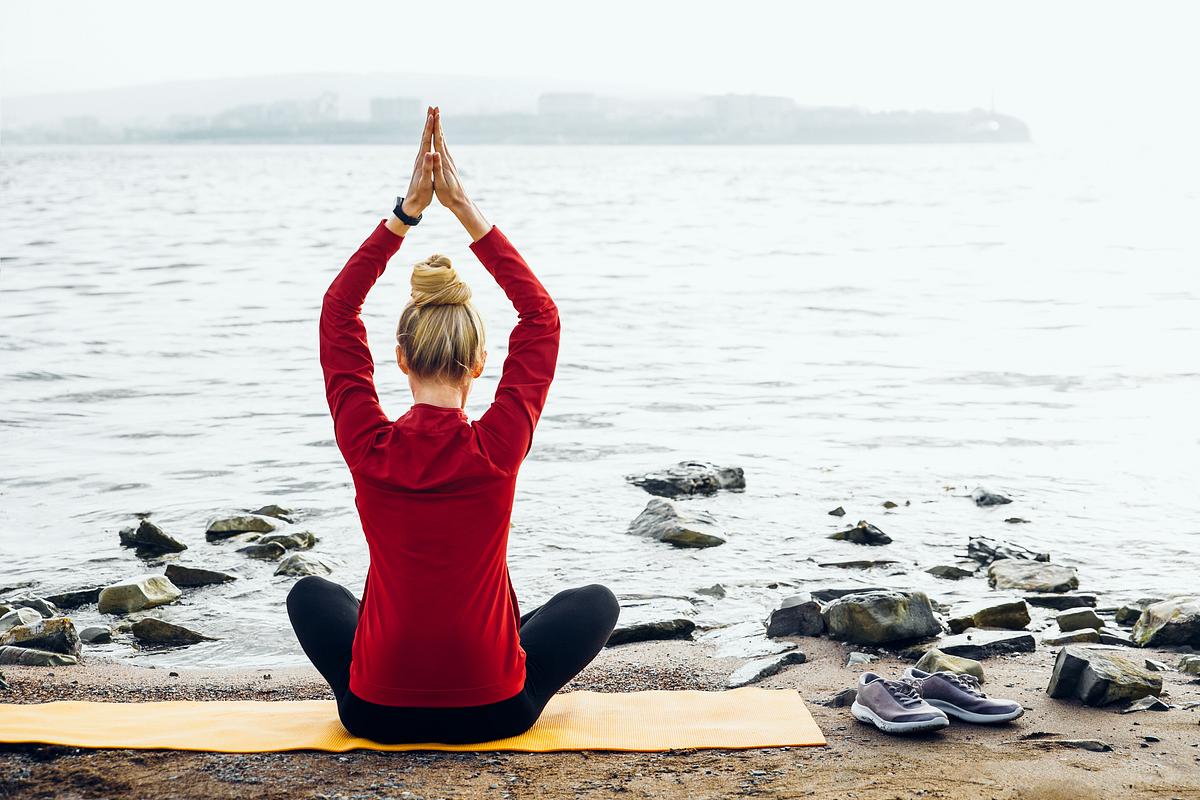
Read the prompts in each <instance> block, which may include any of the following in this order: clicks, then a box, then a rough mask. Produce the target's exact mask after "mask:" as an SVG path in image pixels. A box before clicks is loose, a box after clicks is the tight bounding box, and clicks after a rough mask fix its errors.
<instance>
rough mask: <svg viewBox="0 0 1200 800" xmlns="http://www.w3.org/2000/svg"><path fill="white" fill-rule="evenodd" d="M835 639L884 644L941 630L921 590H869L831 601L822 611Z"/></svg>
mask: <svg viewBox="0 0 1200 800" xmlns="http://www.w3.org/2000/svg"><path fill="white" fill-rule="evenodd" d="M822 616H823V617H824V618H825V628H826V630H827V631H828V633H829V635H830V636H831V637H832V638H834V639H840V640H841V641H844V642H855V643H858V644H884V643H886V642H897V641H904V640H906V639H924V638H927V637H930V636H934V635H936V634H938V633H941V632H942V626H941V623H939V622H938V621H937V619H936V618H935V617H934V616H933V607H932V606H931V605H930V603H929V598H928V597H927V596H926V595H925V593H924V592H897V591H885V592H868V593H866V594H849V595H846V596H844V597H840V598H838V599H837V600H834V601H833V602H832V603H830V604H829V605H828V606H826V607H825V609H824V610H823V611H822Z"/></svg>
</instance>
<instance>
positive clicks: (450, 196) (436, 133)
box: [433, 108, 471, 211]
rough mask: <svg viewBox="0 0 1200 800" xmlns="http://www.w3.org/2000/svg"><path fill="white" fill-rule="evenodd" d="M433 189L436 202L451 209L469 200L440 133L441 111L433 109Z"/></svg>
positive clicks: (443, 137) (463, 204) (465, 203)
mask: <svg viewBox="0 0 1200 800" xmlns="http://www.w3.org/2000/svg"><path fill="white" fill-rule="evenodd" d="M433 150H434V153H433V189H434V191H435V192H436V193H437V199H438V202H439V203H441V204H442V205H444V206H445V207H446V208H448V209H450V210H451V211H456V210H457V209H461V208H462V207H463V206H466V205H467V204H469V203H470V202H471V201H470V200H469V199H468V198H467V192H466V190H465V189H463V185H462V181H461V180H460V179H459V177H458V168H457V167H456V166H455V165H454V158H453V157H451V155H450V151H449V150H447V149H446V137H445V136H444V135H443V133H442V112H441V110H440V109H438V108H434V109H433Z"/></svg>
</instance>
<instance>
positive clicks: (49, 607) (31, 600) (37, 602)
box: [4, 596, 58, 619]
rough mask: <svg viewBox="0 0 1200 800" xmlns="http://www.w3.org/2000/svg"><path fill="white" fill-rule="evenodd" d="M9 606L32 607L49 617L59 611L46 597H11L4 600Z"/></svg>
mask: <svg viewBox="0 0 1200 800" xmlns="http://www.w3.org/2000/svg"><path fill="white" fill-rule="evenodd" d="M4 602H5V604H6V605H8V606H9V608H32V609H33V610H34V611H36V612H38V613H39V614H41V615H42V616H43V617H45V618H47V619H49V618H50V617H53V616H54V615H56V614H57V613H58V608H57V607H56V606H55V605H54V603H51V602H50V601H49V600H47V599H45V598H44V597H33V596H25V597H10V598H8V599H7V600H5V601H4Z"/></svg>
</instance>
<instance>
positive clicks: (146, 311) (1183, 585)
mask: <svg viewBox="0 0 1200 800" xmlns="http://www.w3.org/2000/svg"><path fill="white" fill-rule="evenodd" d="M0 152H2V166H3V178H2V180H3V210H2V215H0V224H2V227H3V232H2V234H0V235H2V237H3V239H2V242H3V253H2V255H3V269H2V275H0V358H2V359H3V362H2V368H0V376H2V383H0V426H2V427H0V432H2V433H0V435H2V442H0V449H2V450H3V454H4V455H3V470H2V473H0V586H5V585H12V584H14V583H17V582H20V581H27V580H32V581H34V582H35V583H36V585H38V586H39V587H42V588H45V589H48V590H52V589H59V588H69V587H74V586H79V585H86V584H94V583H98V582H104V581H109V580H116V579H120V578H124V577H128V576H131V575H135V574H139V573H143V572H146V571H153V570H155V569H158V567H153V566H147V565H144V564H140V563H139V561H138V559H137V558H136V557H135V556H134V554H133V552H132V551H130V550H125V549H123V548H121V547H120V546H119V545H118V541H117V531H118V529H120V528H121V527H124V526H127V525H130V524H131V523H134V522H135V521H136V520H135V518H134V516H133V515H134V514H135V513H136V512H144V511H150V512H153V517H152V518H153V519H154V520H155V521H157V522H158V523H159V524H160V525H162V526H163V527H164V528H165V529H166V530H167V531H168V532H170V533H172V534H174V535H176V536H178V537H179V538H181V539H182V540H183V541H185V542H186V543H187V544H188V545H189V547H190V549H189V550H188V551H187V552H186V553H184V554H182V556H181V557H180V558H179V560H180V561H181V562H182V563H190V564H195V565H201V566H210V567H213V568H220V569H230V570H231V571H233V572H236V573H237V574H238V575H239V576H240V579H239V580H237V581H235V582H233V583H231V584H227V585H223V586H216V587H208V588H204V589H199V590H190V591H188V592H187V593H186V594H185V596H184V599H183V600H182V601H181V602H179V603H176V604H174V605H171V606H167V607H164V608H162V609H161V610H160V613H161V615H162V616H163V617H164V618H166V619H169V620H173V621H176V622H180V623H182V624H185V625H189V626H192V627H195V628H197V629H199V630H201V631H202V632H205V633H209V634H212V635H216V636H218V637H220V638H219V640H218V641H215V642H208V643H204V644H201V645H196V646H193V647H189V648H184V649H180V650H173V651H168V652H165V653H162V652H160V653H153V654H147V653H141V652H138V651H135V650H133V649H132V648H131V646H130V644H129V643H128V641H124V642H120V641H119V642H117V643H115V644H113V645H109V646H105V647H103V648H101V652H105V653H110V654H113V655H117V656H120V657H123V658H130V659H134V660H137V661H141V662H149V663H158V664H164V665H165V664H181V665H245V666H249V665H256V666H272V665H284V664H299V663H303V662H304V656H303V654H302V653H301V651H300V649H299V647H298V645H297V644H296V643H295V640H294V638H293V635H292V632H291V629H290V627H289V625H288V622H287V618H286V614H285V611H284V607H283V600H284V596H285V594H286V591H287V588H288V587H289V586H290V585H291V583H292V580H293V579H291V578H283V577H279V578H276V577H273V575H272V572H273V569H274V565H273V564H268V563H263V562H259V561H251V560H248V559H245V558H244V557H242V556H241V555H239V554H236V553H234V552H233V549H234V546H235V545H233V544H231V543H224V544H209V543H207V542H205V540H204V535H203V532H204V528H205V524H206V521H207V520H208V518H209V517H211V516H212V515H214V514H218V513H222V512H226V511H236V510H238V509H248V508H254V507H256V506H258V505H260V504H263V503H266V502H278V503H280V504H282V505H285V506H290V507H294V508H296V509H298V510H299V511H300V514H301V519H300V520H299V522H298V523H297V527H300V528H303V529H308V530H311V531H313V532H315V533H316V534H317V535H318V536H319V537H320V542H319V544H318V545H317V547H316V549H315V552H316V553H317V554H319V555H321V556H323V557H325V558H327V559H328V560H329V561H330V562H331V563H333V564H334V565H335V573H334V575H333V578H334V579H335V580H338V581H341V582H344V583H345V584H347V585H348V586H350V587H351V589H352V590H353V591H355V592H356V593H359V592H361V588H362V582H363V578H364V575H365V572H366V567H367V551H366V547H365V544H364V542H363V538H362V533H361V530H360V529H359V527H358V520H357V517H356V515H355V512H354V506H353V492H352V487H351V483H350V476H349V474H348V472H347V470H346V468H345V465H344V463H343V462H342V460H341V458H340V456H339V453H338V451H337V449H336V447H335V446H334V444H333V441H332V438H333V437H332V428H331V423H330V419H329V414H328V410H327V407H326V405H325V397H324V393H323V386H322V379H321V371H320V366H319V364H318V360H317V316H318V311H319V307H320V301H321V296H322V293H323V292H324V290H325V287H326V286H327V285H328V283H329V281H330V280H331V279H332V278H333V276H334V275H335V274H336V272H337V271H338V269H339V268H340V267H341V266H342V264H343V263H344V262H345V260H346V258H347V257H348V256H349V255H350V254H351V253H352V252H353V251H354V249H355V248H356V247H357V245H358V244H359V243H360V242H361V241H362V240H363V239H364V238H365V237H366V235H367V234H368V233H369V232H370V231H371V229H372V228H373V227H374V225H375V224H376V223H377V222H378V220H379V219H380V218H381V217H382V216H384V215H386V213H387V211H388V209H389V208H390V205H391V203H392V201H393V198H394V196H395V194H397V193H398V192H401V191H403V188H404V186H405V185H406V184H407V170H408V168H409V166H410V165H411V161H412V153H411V152H410V148H408V147H404V148H386V147H328V146H324V147H322V146H312V147H310V146H295V147H266V146H245V147H239V146H231V147H114V148H54V149H21V148H6V149H4V150H3V151H0ZM456 158H457V160H458V162H460V164H461V166H462V170H463V172H464V180H465V182H466V184H467V186H468V188H469V189H470V190H471V191H472V193H473V194H474V195H475V197H476V199H477V202H478V204H479V205H480V206H481V207H482V209H483V210H484V212H485V214H487V215H488V217H489V218H490V219H491V221H493V222H495V223H496V224H497V225H498V226H499V227H500V228H501V229H502V230H504V231H505V232H506V234H507V235H508V236H509V238H511V239H512V241H513V242H514V243H515V244H516V245H517V247H518V248H519V249H520V250H521V251H522V253H523V254H524V255H525V257H526V259H527V260H528V261H529V263H530V264H531V265H532V266H533V268H534V270H535V271H537V273H538V274H539V275H540V276H541V277H542V279H543V282H544V283H545V284H546V286H547V288H548V289H549V290H550V292H551V294H552V295H553V296H554V297H555V298H556V300H557V301H558V304H559V307H560V310H561V314H562V323H563V337H562V351H561V356H560V361H559V368H558V376H557V379H556V382H555V384H554V387H553V389H552V391H551V395H550V401H549V404H548V406H547V408H546V411H545V415H544V417H543V420H542V423H541V425H540V427H539V429H538V433H537V436H536V438H535V443H534V448H533V451H532V453H531V455H530V456H529V459H528V460H527V461H526V463H525V466H524V468H523V470H522V473H521V479H520V483H519V488H518V496H517V501H516V509H515V511H514V514H513V530H512V538H511V545H510V551H509V562H510V565H511V570H512V574H513V580H514V583H515V585H516V587H517V591H518V595H519V597H520V599H521V603H522V606H523V607H525V608H529V607H532V605H533V604H535V603H538V602H541V601H542V600H544V599H545V598H547V597H548V596H549V595H550V594H552V593H553V592H555V591H556V590H557V589H559V588H564V587H567V586H571V585H576V584H581V583H586V582H592V581H601V582H604V583H606V584H608V585H610V586H611V587H612V588H613V589H614V590H615V591H616V592H617V593H618V594H619V595H620V596H621V597H622V599H623V602H624V605H625V612H624V617H623V619H624V620H625V621H636V620H639V619H651V618H655V617H658V616H667V615H670V616H675V615H679V614H686V615H688V616H692V617H694V618H695V619H696V621H697V622H698V623H699V624H701V625H704V626H709V627H713V628H719V626H726V625H731V624H734V623H739V624H735V625H734V626H733V627H732V628H720V629H718V630H717V632H716V633H713V634H710V635H711V636H712V637H714V639H715V640H716V641H717V642H718V643H722V642H724V643H726V644H728V643H729V642H735V641H736V637H737V636H738V635H740V634H744V633H748V632H753V631H754V630H755V626H756V625H758V624H759V620H760V619H761V618H762V617H763V616H765V613H766V611H767V610H769V609H770V608H771V607H773V606H774V605H775V604H776V603H777V602H778V600H779V599H780V598H781V597H783V596H784V595H786V594H788V593H791V592H794V591H795V590H796V588H797V587H799V588H816V587H818V586H837V585H850V584H853V583H854V582H863V583H867V584H874V585H887V586H897V587H916V588H920V589H923V590H926V591H928V592H929V593H930V594H931V596H932V597H934V599H936V600H939V601H941V602H945V603H958V602H963V601H967V600H970V599H973V598H978V597H982V596H984V595H986V594H987V593H988V591H989V590H988V589H987V586H986V583H985V581H984V580H983V579H982V578H972V579H966V580H963V581H958V582H950V581H943V580H939V579H936V578H933V577H932V576H930V575H928V574H926V573H924V572H923V569H924V568H926V567H928V566H930V565H933V564H938V563H946V562H951V561H953V559H954V556H955V554H956V553H961V552H963V550H964V548H965V544H966V541H967V537H968V536H969V535H976V534H982V535H989V536H994V537H1000V538H1007V539H1010V540H1012V541H1015V542H1018V543H1020V544H1024V545H1027V546H1030V547H1033V548H1036V549H1039V550H1048V551H1050V552H1051V553H1052V555H1053V558H1054V560H1055V561H1059V562H1062V563H1065V564H1071V565H1074V566H1077V567H1078V568H1079V573H1080V579H1081V589H1082V590H1085V591H1095V592H1099V593H1102V594H1103V595H1105V597H1104V598H1103V600H1102V603H1104V604H1106V603H1108V602H1109V601H1110V600H1111V601H1112V602H1114V603H1115V602H1117V601H1119V600H1122V599H1126V598H1133V597H1137V596H1142V595H1147V594H1161V593H1164V592H1170V591H1183V590H1187V589H1191V588H1194V586H1195V581H1196V575H1197V572H1198V570H1200V556H1198V554H1197V553H1198V548H1200V512H1198V511H1197V498H1198V497H1200V492H1198V489H1200V486H1198V479H1197V475H1198V474H1200V414H1198V413H1197V409H1198V408H1200V404H1198V403H1197V397H1200V364H1198V355H1200V273H1198V272H1197V267H1198V266H1200V245H1198V239H1197V236H1196V221H1197V220H1200V194H1198V192H1197V189H1196V188H1195V187H1197V186H1200V181H1197V180H1196V175H1195V172H1194V171H1193V170H1190V169H1183V168H1181V166H1180V164H1179V163H1178V162H1176V161H1172V160H1171V159H1168V158H1165V157H1162V155H1161V154H1155V153H1153V152H1142V153H1128V154H1126V153H1098V154H1096V155H1094V156H1088V157H1085V156H1081V155H1079V154H1072V153H1066V152H1059V151H1055V150H1051V149H1046V148H1042V147H1039V146H1036V145H1028V146H961V147H954V146H944V147H919V146H918V147H913V146H908V147H846V148H839V147H808V148H806V147H753V148H737V147H718V148H705V147H679V148H669V147H628V148H625V147H462V148H459V149H458V151H457V152H456ZM467 244H468V239H467V237H466V236H465V234H464V233H463V232H462V231H461V230H460V229H458V228H457V225H456V223H455V222H454V220H453V218H452V217H450V216H449V214H448V213H446V212H445V211H444V210H443V209H441V208H440V207H434V208H431V209H430V210H429V212H428V213H427V215H426V221H425V222H423V223H422V225H421V226H420V227H419V228H417V229H416V230H414V232H413V233H412V235H411V236H410V237H409V238H408V240H407V241H406V242H405V244H404V246H403V248H402V249H401V251H400V253H399V254H398V255H397V257H396V258H395V259H394V260H393V262H392V266H391V268H390V270H389V272H388V273H386V274H385V275H384V277H383V278H382V279H381V281H380V283H379V284H378V285H377V287H376V289H375V291H374V292H373V293H372V294H371V296H370V297H369V299H368V301H367V304H366V309H365V316H366V319H367V327H368V332H369V337H370V341H371V344H372V348H373V350H374V352H375V355H376V358H377V361H378V364H377V373H376V379H377V383H378V386H379V391H380V395H381V397H382V401H383V404H384V408H385V409H386V410H387V411H388V413H390V414H391V415H393V416H398V415H400V414H402V413H404V411H405V410H407V408H408V406H409V405H410V403H411V398H410V396H409V395H408V390H407V385H406V383H405V382H404V380H403V379H402V376H401V374H400V372H399V371H398V370H397V369H396V368H395V367H394V365H392V363H391V361H390V358H391V350H392V346H393V340H392V338H391V337H392V334H393V330H394V324H395V319H396V317H397V315H398V313H399V311H400V309H401V306H402V305H403V302H404V300H405V298H406V294H407V292H406V288H407V279H408V267H409V266H410V265H411V264H412V263H413V262H415V261H417V260H420V259H421V258H424V257H425V256H427V255H429V254H430V253H432V252H444V253H447V254H448V255H450V256H451V258H452V259H453V260H454V262H455V264H456V266H459V267H461V269H460V274H463V275H464V276H465V277H466V278H467V279H468V280H469V281H470V282H471V284H472V286H473V289H474V291H475V297H476V300H477V303H478V305H479V306H480V308H481V311H482V312H483V314H484V316H485V318H486V320H487V321H488V324H489V333H490V343H489V349H490V352H491V357H490V360H489V364H488V368H487V370H486V371H485V373H484V376H483V378H482V379H481V380H480V381H479V382H478V385H477V386H476V389H475V391H474V393H473V395H472V398H471V402H470V404H469V406H468V409H467V410H468V413H469V414H470V415H471V416H478V415H479V414H480V413H482V410H483V409H484V408H485V407H486V403H487V402H488V400H489V399H490V396H491V394H492V392H493V390H494V387H495V382H496V380H497V378H498V375H499V370H500V366H501V363H502V361H503V356H504V353H505V342H506V339H507V332H508V329H509V328H510V327H511V325H512V324H513V323H514V321H515V315H514V314H513V312H512V310H511V308H510V307H508V306H507V303H506V301H505V300H504V297H503V295H502V294H501V293H500V291H499V290H498V289H497V288H496V287H495V286H494V284H492V283H491V281H490V279H489V278H488V276H487V274H486V272H484V270H483V269H482V267H480V266H479V265H478V263H477V262H475V260H474V258H473V257H472V256H471V254H470V252H469V250H468V249H467ZM682 459H704V460H711V461H715V462H718V463H722V464H731V465H739V466H742V467H744V469H745V471H746V480H747V488H746V491H745V492H742V493H724V494H720V495H718V496H716V497H712V498H707V499H697V500H692V501H687V502H688V503H689V504H691V505H692V506H694V507H696V508H701V509H705V510H707V511H710V512H711V513H713V514H714V515H716V516H717V517H718V518H719V519H720V520H721V521H722V523H723V524H724V526H725V527H726V528H727V530H728V532H729V541H728V543H727V544H725V545H723V546H721V547H717V548H713V549H708V550H701V551H692V550H677V549H673V548H671V547H669V546H667V545H664V544H661V543H658V542H653V541H648V540H643V539H639V538H635V537H633V536H630V535H629V534H627V533H626V527H627V525H628V523H629V522H630V520H632V519H633V518H634V517H635V516H636V515H637V514H638V512H639V511H641V509H642V508H643V507H644V506H645V504H646V501H647V499H648V496H647V495H646V494H645V493H644V492H642V491H641V490H640V489H637V488H635V487H632V486H630V485H629V484H627V483H626V481H625V480H624V476H625V475H627V474H629V473H633V472H638V471H645V470H649V469H654V468H657V467H661V466H666V465H668V464H670V463H672V462H676V461H679V460H682ZM981 484H982V485H985V486H987V487H990V488H992V489H995V490H998V491H1001V492H1003V493H1005V494H1008V495H1009V496H1011V497H1012V498H1013V499H1014V502H1013V503H1012V504H1011V505H1007V506H1002V507H999V508H990V509H987V508H976V507H975V505H974V504H973V503H972V502H971V501H970V500H969V499H967V498H966V495H967V493H968V492H969V491H970V490H971V489H972V488H974V487H975V486H976V485H981ZM886 500H892V501H895V502H897V503H899V504H900V507H899V508H897V509H895V510H893V511H886V510H884V509H883V508H882V507H881V503H883V502H884V501H886ZM838 505H841V506H844V507H845V509H846V511H847V516H846V517H845V518H844V519H843V520H838V519H835V518H833V517H830V516H828V515H827V513H826V512H827V511H829V510H830V509H831V508H833V507H835V506H838ZM1011 516H1021V517H1024V518H1026V519H1029V520H1030V522H1029V524H1022V525H1014V524H1006V523H1005V522H1004V519H1005V518H1006V517H1011ZM859 519H867V520H870V521H872V522H873V523H875V524H876V525H878V526H879V527H881V528H883V529H884V530H885V531H886V532H887V533H889V534H890V535H891V536H892V537H893V539H895V543H894V544H892V545H890V546H886V547H879V548H867V547H861V546H857V545H854V544H850V543H843V542H834V541H830V540H828V539H827V538H826V537H827V535H828V534H829V533H831V532H833V531H836V530H839V529H841V528H843V527H845V525H846V523H852V522H854V521H857V520H859ZM853 558H873V559H895V560H898V561H900V562H901V564H900V566H899V567H891V568H883V569H875V570H870V571H862V570H846V569H830V568H821V567H819V566H818V563H820V562H826V561H833V560H841V559H853ZM714 583H721V584H724V586H725V587H726V590H727V597H726V598H725V599H721V600H717V599H713V598H710V597H704V596H701V595H697V594H696V591H695V590H696V589H698V588H701V587H707V586H710V585H712V584H714ZM74 616H75V617H76V620H77V622H78V623H80V624H87V623H89V622H91V621H93V620H97V619H99V615H97V614H96V613H95V610H94V607H93V608H92V610H90V611H89V610H86V609H84V610H81V612H80V613H77V614H75V615H74ZM109 621H110V622H111V620H109ZM757 630H758V631H761V627H758V628H757Z"/></svg>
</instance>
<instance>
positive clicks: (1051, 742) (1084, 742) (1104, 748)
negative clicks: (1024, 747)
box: [1031, 739, 1112, 753]
mask: <svg viewBox="0 0 1200 800" xmlns="http://www.w3.org/2000/svg"><path fill="white" fill-rule="evenodd" d="M1031 744H1035V745H1037V746H1038V747H1065V748H1068V749H1071V750H1087V751H1088V752H1091V753H1111V752H1112V745H1110V744H1109V743H1108V742H1102V741H1100V740H1099V739H1037V740H1035V741H1033V742H1031Z"/></svg>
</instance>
